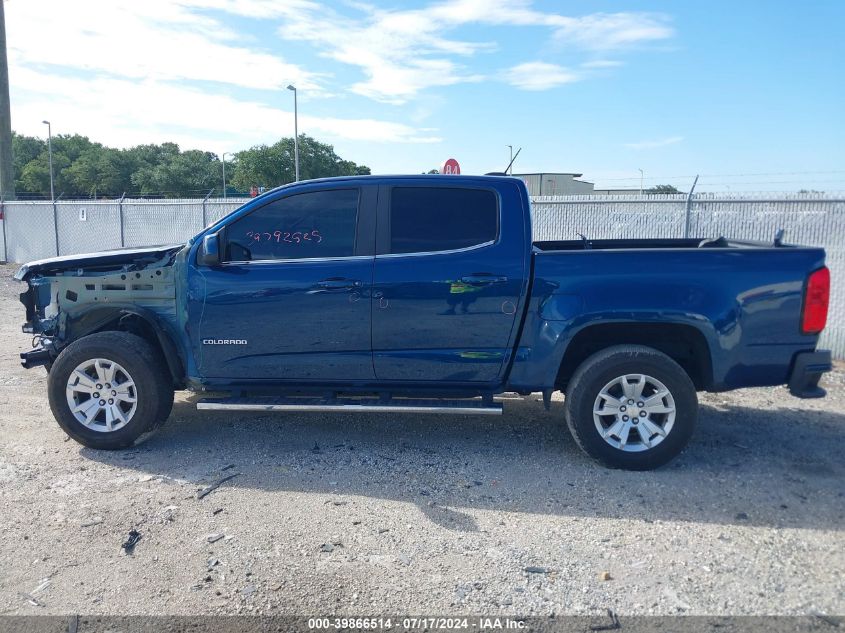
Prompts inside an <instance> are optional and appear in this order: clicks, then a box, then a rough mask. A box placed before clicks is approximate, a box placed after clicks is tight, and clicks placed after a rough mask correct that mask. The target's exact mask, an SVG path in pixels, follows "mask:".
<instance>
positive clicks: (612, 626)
mask: <svg viewBox="0 0 845 633" xmlns="http://www.w3.org/2000/svg"><path fill="white" fill-rule="evenodd" d="M607 617H608V618H609V619H610V622H608V623H607V624H591V625H590V630H591V631H615V630H616V629H621V628H622V625H621V624H619V618H618V617H617V616H616V614H615V613H614V612H613V611H612V610H611V609H608V610H607Z"/></svg>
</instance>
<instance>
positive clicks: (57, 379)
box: [47, 332, 173, 449]
mask: <svg viewBox="0 0 845 633" xmlns="http://www.w3.org/2000/svg"><path fill="white" fill-rule="evenodd" d="M47 386H48V392H49V398H50V409H51V410H52V411H53V415H54V416H55V418H56V421H57V422H58V423H59V426H61V427H62V429H63V430H64V431H65V433H67V434H68V435H69V436H70V437H72V438H73V439H74V440H76V441H77V442H79V443H80V444H83V445H85V446H88V447H90V448H98V449H118V448H126V447H129V446H132V445H133V444H134V443H135V441H136V440H137V439H138V438H139V437H141V436H142V435H143V434H144V433H147V432H148V431H153V430H155V429H156V428H157V427H158V426H160V423H161V422H162V419H163V417H164V418H166V417H167V414H168V413H169V406H168V405H169V404H172V402H173V386H172V384H171V382H170V380H169V376H168V374H167V370H166V368H165V367H164V366H163V363H162V361H161V358H160V355H159V354H157V353H156V350H155V349H153V347H152V346H151V345H150V344H149V343H147V341H145V340H144V339H142V338H140V337H139V336H135V335H134V334H129V333H128V332H98V333H96V334H91V335H89V336H86V337H83V338H81V339H79V340H77V341H74V342H73V343H71V344H70V345H68V346H67V347H66V348H65V349H64V350H62V353H61V354H59V357H58V358H57V359H56V362H55V363H53V366H52V368H51V370H50V373H49V374H48V377H47Z"/></svg>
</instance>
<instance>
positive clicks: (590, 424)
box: [565, 345, 698, 470]
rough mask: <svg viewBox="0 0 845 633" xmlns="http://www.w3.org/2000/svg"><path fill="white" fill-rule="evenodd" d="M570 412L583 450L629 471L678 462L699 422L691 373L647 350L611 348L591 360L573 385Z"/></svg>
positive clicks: (568, 393) (571, 426) (568, 396)
mask: <svg viewBox="0 0 845 633" xmlns="http://www.w3.org/2000/svg"><path fill="white" fill-rule="evenodd" d="M565 407H566V421H567V424H568V425H569V430H570V432H571V433H572V436H573V437H574V438H575V441H576V442H577V443H578V445H579V446H580V447H581V449H582V450H584V452H586V453H587V454H588V455H590V456H591V457H593V458H594V459H596V460H598V461H600V462H602V463H603V464H605V465H607V466H610V467H612V468H624V469H627V470H649V469H652V468H657V467H659V466H662V465H663V464H665V463H667V462H668V461H670V460H671V459H673V458H674V457H676V456H677V455H678V454H679V453H680V452H681V451H682V450H683V449H684V448H685V447H686V445H687V443H688V442H689V439H690V437H691V436H692V433H693V430H694V428H695V423H696V420H697V418H698V398H697V396H696V392H695V386H694V385H693V383H692V381H691V380H690V378H689V376H688V375H687V373H686V372H685V371H684V370H683V368H682V367H681V366H680V365H678V363H676V362H675V361H674V360H672V359H671V358H669V357H668V356H666V355H665V354H663V353H662V352H658V351H657V350H655V349H653V348H650V347H645V346H642V345H618V346H614V347H609V348H607V349H605V350H602V351H600V352H597V353H596V354H593V355H592V356H590V357H589V358H587V359H586V360H585V361H584V362H583V363H582V364H581V365H580V366H579V367H578V369H577V370H576V371H575V374H574V375H573V376H572V379H571V380H570V381H569V385H568V387H567V389H566V401H565Z"/></svg>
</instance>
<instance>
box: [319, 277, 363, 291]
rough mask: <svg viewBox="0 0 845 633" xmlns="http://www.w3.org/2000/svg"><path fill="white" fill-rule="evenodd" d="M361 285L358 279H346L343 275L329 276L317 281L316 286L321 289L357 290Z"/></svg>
mask: <svg viewBox="0 0 845 633" xmlns="http://www.w3.org/2000/svg"><path fill="white" fill-rule="evenodd" d="M363 285H364V284H363V282H362V281H361V280H360V279H346V278H345V277H329V278H328V279H321V280H320V281H318V282H317V287H318V288H321V289H323V290H357V289H358V288H360V287H361V286H363Z"/></svg>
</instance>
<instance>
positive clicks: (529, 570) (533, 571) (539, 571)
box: [525, 565, 549, 574]
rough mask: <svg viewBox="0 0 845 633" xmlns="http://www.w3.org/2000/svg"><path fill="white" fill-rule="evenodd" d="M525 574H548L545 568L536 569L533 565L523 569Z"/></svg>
mask: <svg viewBox="0 0 845 633" xmlns="http://www.w3.org/2000/svg"><path fill="white" fill-rule="evenodd" d="M525 572H526V573H529V574H548V573H549V570H548V569H546V568H545V567H536V566H534V565H529V566H528V567H526V568H525Z"/></svg>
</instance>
